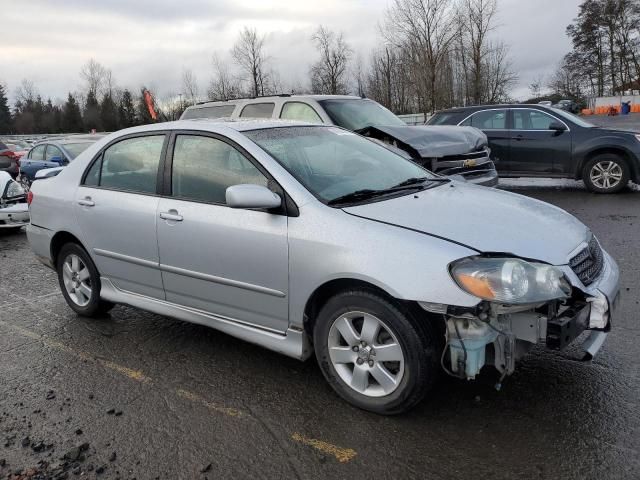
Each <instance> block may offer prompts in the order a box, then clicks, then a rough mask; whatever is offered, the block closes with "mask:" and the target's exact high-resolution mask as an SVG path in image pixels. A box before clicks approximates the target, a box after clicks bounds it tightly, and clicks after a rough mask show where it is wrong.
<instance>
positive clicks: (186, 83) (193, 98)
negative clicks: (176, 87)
mask: <svg viewBox="0 0 640 480" xmlns="http://www.w3.org/2000/svg"><path fill="white" fill-rule="evenodd" d="M182 90H183V92H184V95H185V96H186V97H187V99H188V101H189V103H191V105H195V104H196V102H197V101H198V79H197V78H196V76H195V74H194V73H193V71H192V70H191V69H185V70H183V71H182Z"/></svg>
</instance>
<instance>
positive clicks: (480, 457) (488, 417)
mask: <svg viewBox="0 0 640 480" xmlns="http://www.w3.org/2000/svg"><path fill="white" fill-rule="evenodd" d="M507 185H508V188H509V189H513V190H514V191H517V192H518V193H521V194H525V195H529V196H532V197H535V198H538V199H541V200H544V201H547V202H551V203H553V204H555V205H558V206H560V207H562V208H564V209H566V210H568V211H569V212H571V213H573V214H574V215H576V216H577V217H578V218H579V219H581V220H582V221H583V222H585V223H586V224H587V225H588V226H590V227H591V228H592V230H593V231H594V232H595V233H596V234H597V235H598V237H599V239H600V241H601V243H602V244H603V245H604V247H605V248H606V249H607V250H608V251H609V252H610V253H611V254H612V255H613V256H614V257H615V258H616V259H617V261H618V262H619V264H620V267H621V275H622V277H621V289H622V294H623V298H622V303H621V307H620V310H619V312H618V314H617V316H616V318H614V319H613V322H614V328H613V331H612V332H611V334H610V335H609V338H608V339H607V342H606V343H605V345H604V348H603V350H602V351H601V353H600V355H599V356H597V357H596V358H595V359H594V360H593V361H592V362H588V363H584V362H581V361H580V357H581V356H580V353H579V351H578V349H577V348H575V347H570V348H569V349H568V350H567V351H563V352H551V351H545V350H544V349H541V348H536V349H535V350H534V351H533V353H531V354H530V355H528V356H527V357H526V358H525V359H524V361H523V362H522V364H521V365H520V367H519V369H518V370H517V372H516V373H515V375H513V376H512V377H510V378H508V379H507V380H506V381H505V382H504V386H503V389H502V390H501V391H496V390H495V389H494V388H493V385H494V383H495V381H496V377H495V375H494V374H493V373H492V372H487V373H484V374H483V375H482V376H481V377H480V378H479V379H478V380H476V381H472V382H465V381H460V380H455V379H448V378H443V379H442V381H441V382H440V384H439V387H438V389H437V391H435V392H434V393H433V394H432V395H431V396H430V397H429V398H428V399H427V400H425V401H424V402H423V403H422V404H420V405H419V406H418V408H416V409H415V410H413V411H411V412H410V413H408V414H405V415H403V416H398V417H381V416H377V415H374V414H370V413H367V412H363V411H360V410H358V409H356V408H353V407H351V406H349V405H347V404H346V403H345V402H344V401H342V400H340V399H339V398H338V397H337V395H335V394H334V393H333V392H332V391H331V389H330V388H329V387H328V385H327V384H326V383H325V381H324V379H323V377H322V375H321V373H320V371H319V369H318V367H317V366H316V364H315V363H314V361H308V362H305V363H302V362H298V361H296V360H292V359H289V358H286V357H283V356H280V355H277V354H275V353H272V352H269V351H267V350H264V349H262V348H260V347H257V346H253V345H250V344H247V343H244V342H242V341H240V340H236V339H234V338H232V337H229V336H227V335H224V334H222V333H219V332H216V331H214V330H210V329H207V328H205V327H201V326H196V325H191V324H188V323H184V322H180V321H176V320H173V319H170V318H165V317H161V316H158V315H154V314H150V313H146V312H143V311H139V310H135V309H133V308H130V307H125V306H118V307H116V308H115V309H114V310H113V311H112V312H111V314H110V315H109V316H106V317H104V318H102V319H100V320H89V319H86V318H80V317H78V316H76V315H75V314H74V313H73V312H72V311H71V310H70V309H69V308H67V306H66V304H65V302H64V300H63V298H62V295H61V294H60V293H59V289H58V285H57V280H56V277H55V274H54V272H52V271H50V270H48V269H46V268H45V267H44V266H42V265H41V264H40V263H38V262H37V260H36V259H35V258H34V257H33V255H32V254H31V252H30V250H29V247H28V244H27V241H26V236H25V234H24V233H19V234H0V478H21V479H22V478H25V479H26V478H31V479H37V478H101V479H102V478H104V479H107V478H108V479H116V478H120V479H133V478H136V479H154V478H160V479H205V478H208V479H219V478H235V479H240V478H253V479H256V478H304V479H306V478H366V479H386V478H390V479H391V478H429V479H454V478H491V479H503V478H504V479H514V478H523V479H538V478H540V479H609V478H611V479H627V478H628V479H637V478H640V324H639V322H638V320H639V318H638V309H639V308H640V305H639V302H640V218H639V216H640V192H638V191H631V190H630V191H628V192H625V193H623V194H619V195H612V196H597V195H593V194H590V193H588V192H586V191H585V190H584V188H583V187H582V186H581V185H580V184H579V183H576V182H573V183H571V182H569V183H567V182H560V183H557V184H554V182H540V183H536V182H533V181H531V182H528V181H524V182H513V183H511V184H507ZM38 472H39V473H38ZM17 473H20V475H17ZM38 475H40V477H39V476H38Z"/></svg>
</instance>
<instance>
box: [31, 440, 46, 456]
mask: <svg viewBox="0 0 640 480" xmlns="http://www.w3.org/2000/svg"><path fill="white" fill-rule="evenodd" d="M45 448H46V446H45V444H44V442H40V443H38V444H34V445H31V450H33V451H34V452H36V453H40V452H42V451H43V450H44V449H45Z"/></svg>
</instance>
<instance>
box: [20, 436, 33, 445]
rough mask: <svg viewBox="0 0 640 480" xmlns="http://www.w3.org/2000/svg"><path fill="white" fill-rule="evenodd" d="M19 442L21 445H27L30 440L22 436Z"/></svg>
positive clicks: (29, 443)
mask: <svg viewBox="0 0 640 480" xmlns="http://www.w3.org/2000/svg"><path fill="white" fill-rule="evenodd" d="M20 444H21V445H22V446H23V447H28V446H29V445H31V440H30V439H29V437H24V438H23V439H22V442H20Z"/></svg>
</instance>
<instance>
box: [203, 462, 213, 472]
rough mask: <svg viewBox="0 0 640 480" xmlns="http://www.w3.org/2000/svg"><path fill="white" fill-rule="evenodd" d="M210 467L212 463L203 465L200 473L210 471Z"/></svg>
mask: <svg viewBox="0 0 640 480" xmlns="http://www.w3.org/2000/svg"><path fill="white" fill-rule="evenodd" d="M212 467H213V465H211V464H209V465H207V466H206V467H204V468H203V469H202V470H200V473H207V472H210V471H211V468H212Z"/></svg>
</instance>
